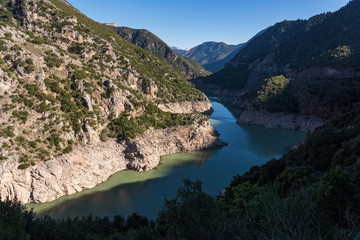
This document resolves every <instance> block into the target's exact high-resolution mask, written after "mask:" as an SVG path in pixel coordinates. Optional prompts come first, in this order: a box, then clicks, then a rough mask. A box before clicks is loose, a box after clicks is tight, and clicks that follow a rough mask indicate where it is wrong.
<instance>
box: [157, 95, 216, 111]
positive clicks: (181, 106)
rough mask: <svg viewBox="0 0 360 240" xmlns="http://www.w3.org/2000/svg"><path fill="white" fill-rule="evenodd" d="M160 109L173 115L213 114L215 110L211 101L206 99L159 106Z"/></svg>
mask: <svg viewBox="0 0 360 240" xmlns="http://www.w3.org/2000/svg"><path fill="white" fill-rule="evenodd" d="M158 107H159V108H160V109H161V110H163V111H164V112H172V113H193V112H199V113H204V114H208V113H212V112H213V109H212V106H211V103H210V101H209V100H208V99H207V98H206V100H204V101H187V102H175V103H165V104H159V105H158Z"/></svg>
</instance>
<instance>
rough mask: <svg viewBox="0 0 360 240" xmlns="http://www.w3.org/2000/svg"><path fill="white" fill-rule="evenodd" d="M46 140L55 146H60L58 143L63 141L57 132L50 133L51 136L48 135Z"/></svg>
mask: <svg viewBox="0 0 360 240" xmlns="http://www.w3.org/2000/svg"><path fill="white" fill-rule="evenodd" d="M46 140H47V141H48V143H49V144H50V146H55V147H57V148H60V143H62V142H63V141H64V139H62V138H61V137H60V135H59V134H58V133H54V134H51V136H49V137H48V138H47V139H46Z"/></svg>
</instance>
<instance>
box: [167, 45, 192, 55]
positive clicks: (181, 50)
mask: <svg viewBox="0 0 360 240" xmlns="http://www.w3.org/2000/svg"><path fill="white" fill-rule="evenodd" d="M171 48H172V49H173V50H174V51H175V52H177V53H178V54H180V55H183V54H185V53H186V52H187V51H188V50H189V49H181V48H179V47H175V46H172V47H171Z"/></svg>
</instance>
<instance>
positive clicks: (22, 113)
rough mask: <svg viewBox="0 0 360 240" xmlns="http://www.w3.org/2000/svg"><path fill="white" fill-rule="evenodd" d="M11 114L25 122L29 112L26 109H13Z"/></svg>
mask: <svg viewBox="0 0 360 240" xmlns="http://www.w3.org/2000/svg"><path fill="white" fill-rule="evenodd" d="M12 116H13V117H15V118H16V119H18V120H19V121H21V122H22V123H25V122H26V121H27V119H28V116H29V112H27V111H16V110H14V111H13V112H12Z"/></svg>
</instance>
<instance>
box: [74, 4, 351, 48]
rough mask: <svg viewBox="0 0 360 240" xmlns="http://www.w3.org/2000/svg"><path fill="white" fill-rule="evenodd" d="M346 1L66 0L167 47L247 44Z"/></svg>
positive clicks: (90, 15)
mask: <svg viewBox="0 0 360 240" xmlns="http://www.w3.org/2000/svg"><path fill="white" fill-rule="evenodd" d="M348 1H349V0H182V1H175V0H101V1H100V0H68V2H70V3H71V4H72V5H73V6H74V7H76V8H77V9H78V10H80V11H81V12H83V13H84V14H85V15H87V16H88V17H90V18H92V19H94V20H96V21H98V22H101V23H117V24H118V25H120V26H126V27H131V28H137V29H147V30H149V31H151V32H152V33H154V34H155V35H157V36H158V37H160V38H161V39H162V40H163V41H164V42H166V43H167V44H168V45H169V46H177V47H180V48H182V49H186V48H191V47H194V46H197V45H199V44H201V43H203V42H207V41H216V42H225V43H227V44H239V43H243V42H246V41H247V40H249V39H250V38H251V37H253V36H254V35H255V34H256V33H258V32H259V31H261V30H263V29H265V28H267V27H269V26H271V25H273V24H275V23H277V22H281V21H283V20H296V19H307V18H309V17H312V16H314V15H316V14H320V13H324V12H329V11H331V12H333V11H336V10H338V9H339V8H341V7H342V6H344V5H346V3H347V2H348Z"/></svg>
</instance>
